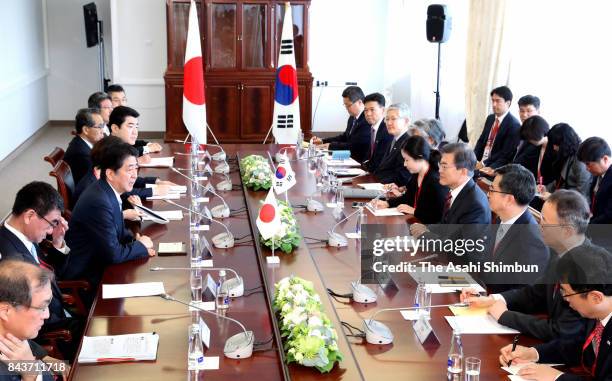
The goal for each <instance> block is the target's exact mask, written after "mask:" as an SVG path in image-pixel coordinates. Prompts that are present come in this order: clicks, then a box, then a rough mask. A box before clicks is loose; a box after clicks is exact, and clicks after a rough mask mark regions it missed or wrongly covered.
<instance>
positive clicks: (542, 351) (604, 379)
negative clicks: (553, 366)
mask: <svg viewBox="0 0 612 381" xmlns="http://www.w3.org/2000/svg"><path fill="white" fill-rule="evenodd" d="M596 323H597V321H596V320H589V321H588V323H587V325H586V330H585V332H584V334H582V335H579V336H575V337H573V338H571V339H565V340H564V339H558V340H554V341H551V342H549V343H546V344H540V345H536V346H535V348H536V349H537V351H538V354H539V355H540V359H539V362H541V363H562V364H567V365H570V366H572V365H580V364H583V365H584V366H585V367H587V369H588V370H589V371H590V370H591V369H592V366H593V364H595V352H594V350H593V347H592V346H591V345H589V346H588V347H587V348H586V349H585V350H584V352H583V351H582V347H583V344H584V343H585V341H586V340H587V338H588V336H589V335H590V334H591V332H593V329H594V328H595V324H596ZM611 345H612V320H611V321H608V324H606V326H605V327H604V331H603V333H602V335H601V344H600V345H599V354H598V355H597V363H596V364H595V374H594V377H593V378H592V379H591V378H589V379H590V380H593V381H610V380H612V347H611ZM557 380H560V381H579V380H586V378H583V377H580V376H577V375H574V374H568V373H564V374H563V375H562V376H560V377H559V378H557Z"/></svg>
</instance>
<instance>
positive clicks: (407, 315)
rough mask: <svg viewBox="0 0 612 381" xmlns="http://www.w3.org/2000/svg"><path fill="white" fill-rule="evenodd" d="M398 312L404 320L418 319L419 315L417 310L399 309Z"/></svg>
mask: <svg viewBox="0 0 612 381" xmlns="http://www.w3.org/2000/svg"><path fill="white" fill-rule="evenodd" d="M400 314H402V317H403V318H404V320H410V321H416V320H419V317H420V316H421V315H420V314H419V311H418V310H401V311H400Z"/></svg>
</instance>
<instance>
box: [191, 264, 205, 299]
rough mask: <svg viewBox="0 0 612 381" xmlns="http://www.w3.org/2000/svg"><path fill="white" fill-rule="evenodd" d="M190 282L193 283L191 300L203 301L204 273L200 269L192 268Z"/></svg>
mask: <svg viewBox="0 0 612 381" xmlns="http://www.w3.org/2000/svg"><path fill="white" fill-rule="evenodd" d="M189 283H190V284H191V301H193V302H196V303H200V302H201V301H202V273H201V272H200V270H191V276H190V278H189Z"/></svg>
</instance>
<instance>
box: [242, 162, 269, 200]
mask: <svg viewBox="0 0 612 381" xmlns="http://www.w3.org/2000/svg"><path fill="white" fill-rule="evenodd" d="M240 169H241V171H242V182H243V183H244V185H245V186H246V187H247V188H252V189H253V190H256V191H257V190H260V189H263V190H268V189H270V187H271V186H272V169H270V164H269V163H268V160H267V159H266V158H265V157H263V156H261V155H249V156H246V157H244V158H242V160H240Z"/></svg>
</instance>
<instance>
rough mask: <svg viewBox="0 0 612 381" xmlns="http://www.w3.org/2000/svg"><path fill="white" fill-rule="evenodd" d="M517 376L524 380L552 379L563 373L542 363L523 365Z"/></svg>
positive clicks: (551, 380) (550, 380)
mask: <svg viewBox="0 0 612 381" xmlns="http://www.w3.org/2000/svg"><path fill="white" fill-rule="evenodd" d="M518 374H519V376H521V377H523V378H524V379H526V380H536V381H554V380H556V379H557V377H559V376H560V375H562V374H563V372H561V371H559V370H557V369H555V368H553V367H550V366H548V365H542V364H529V365H525V366H524V367H523V368H521V370H519V372H518Z"/></svg>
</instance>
